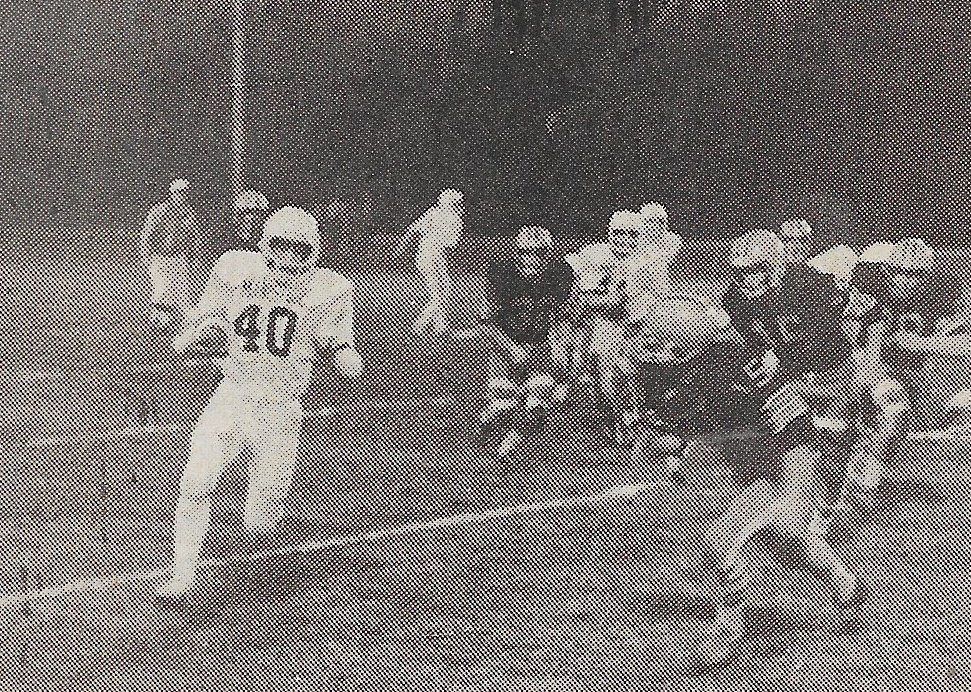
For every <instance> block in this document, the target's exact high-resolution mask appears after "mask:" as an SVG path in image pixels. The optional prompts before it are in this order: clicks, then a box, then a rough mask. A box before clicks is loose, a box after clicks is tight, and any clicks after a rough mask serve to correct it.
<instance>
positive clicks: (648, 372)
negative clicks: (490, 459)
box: [143, 181, 971, 671]
mask: <svg viewBox="0 0 971 692" xmlns="http://www.w3.org/2000/svg"><path fill="white" fill-rule="evenodd" d="M173 188H182V184H181V183H180V182H178V181H177V184H176V183H174V184H173ZM182 189H184V188H182ZM176 192H178V191H176ZM182 204H183V202H182V201H181V200H180V201H177V202H176V203H175V204H172V205H171V206H170V207H167V209H171V210H174V211H170V212H166V211H165V210H164V209H163V210H161V211H160V210H158V209H155V210H153V212H152V213H151V214H150V217H149V221H148V222H146V228H145V233H144V234H143V248H145V250H144V251H143V254H144V255H145V257H146V263H147V265H148V266H149V269H150V271H151V272H152V276H153V277H154V280H155V286H154V288H155V290H154V292H153V295H154V299H156V303H158V305H157V306H156V309H157V311H158V314H161V315H166V316H167V315H168V314H169V313H171V312H174V310H175V309H174V308H172V307H171V306H170V305H167V304H166V303H165V299H166V295H165V294H166V290H167V289H166V286H165V285H164V282H162V281H161V280H160V279H158V277H159V276H163V277H164V276H169V274H171V272H173V271H175V270H173V269H171V267H172V266H173V265H174V264H176V263H177V262H176V261H175V260H172V259H171V257H169V256H166V255H164V254H162V255H161V256H158V255H153V251H154V252H156V253H157V252H159V251H160V250H164V249H165V248H168V247H175V246H177V245H178V242H177V241H173V242H170V241H171V238H169V237H168V236H170V235H175V236H177V235H178V233H180V232H181V231H180V229H186V228H188V225H189V224H191V223H194V217H192V216H191V215H190V214H187V213H186V212H185V210H184V208H183V207H182V206H180V205H182ZM236 210H237V217H236V222H235V224H236V227H237V228H238V229H239V236H238V241H239V244H240V249H232V250H228V251H226V252H225V253H223V254H222V255H221V256H220V257H219V259H218V261H217V262H216V264H215V267H214V268H213V271H212V275H211V276H210V279H209V281H208V283H207V285H206V287H205V290H204V291H203V294H202V297H201V299H200V300H199V301H198V303H197V304H196V305H195V306H193V307H192V308H190V309H189V310H188V311H187V312H186V314H185V315H184V319H182V320H181V323H180V324H179V327H178V330H177V331H178V335H177V336H176V337H175V339H174V341H173V346H174V347H175V349H176V350H177V351H180V352H183V353H203V354H207V355H217V356H219V357H220V358H221V361H220V362H221V369H222V371H223V374H224V376H223V379H222V381H221V383H220V384H219V386H218V388H217V390H216V392H215V393H214V395H213V396H212V398H211V400H210V401H209V403H208V404H207V406H206V407H205V409H204V410H203V412H202V414H201V416H200V418H199V421H198V423H197V424H196V427H195V429H194V432H193V435H192V440H191V444H190V450H189V459H188V462H187V465H186V468H185V471H184V474H183V477H182V481H181V486H180V495H179V501H178V505H177V509H176V516H175V527H174V536H173V539H174V552H175V556H174V569H173V577H172V579H171V580H170V581H169V582H168V583H166V584H165V585H164V586H163V587H162V588H161V589H160V590H159V592H158V597H159V600H160V602H161V603H164V604H168V605H176V604H181V603H183V602H184V600H185V599H186V597H187V595H188V594H189V593H190V592H191V590H192V589H193V586H194V584H195V579H196V571H197V566H198V563H199V555H200V551H201V548H202V544H203V540H204V538H205V535H206V532H207V530H208V527H209V521H210V518H209V517H210V504H211V495H212V492H213V489H214V487H215V485H216V482H217V481H218V479H219V476H220V475H221V473H222V472H223V470H224V469H225V468H226V466H227V465H228V464H230V463H231V462H232V461H233V460H234V459H235V458H236V457H237V456H239V455H240V453H241V452H243V451H247V452H249V455H248V458H249V462H248V463H249V467H248V471H249V488H248V494H247V499H246V502H245V506H244V523H245V525H246V527H247V528H248V529H250V530H252V531H253V532H254V533H256V534H265V533H267V532H269V531H271V530H272V529H273V528H274V527H275V526H276V525H277V523H278V522H279V520H280V518H281V515H282V511H283V506H284V501H285V499H286V495H287V492H288V491H289V487H290V483H291V479H292V475H293V471H294V466H295V462H296V448H297V444H296V441H297V437H298V435H299V432H300V425H301V417H302V413H301V409H300V404H299V400H300V396H301V394H302V393H303V392H304V391H305V390H306V388H307V387H308V385H309V383H310V378H311V373H312V370H313V363H314V361H315V360H317V359H320V358H327V359H330V360H332V361H333V364H334V366H335V367H336V371H337V372H338V373H340V374H341V375H343V376H345V377H347V378H350V379H355V378H357V377H359V376H360V375H361V372H362V370H363V361H362V358H361V356H360V354H359V353H358V352H357V350H356V348H355V344H354V329H353V318H352V313H353V302H354V297H353V287H352V284H351V283H350V282H349V281H348V280H347V279H346V278H344V277H342V276H340V275H339V274H337V273H335V272H333V271H331V270H328V269H324V268H321V267H320V266H319V265H320V261H319V260H320V248H321V239H320V231H319V228H318V225H317V221H316V219H315V218H314V217H313V216H312V215H310V214H308V213H307V212H305V211H303V210H301V209H298V208H295V207H283V208H280V209H278V210H276V211H273V212H272V213H270V207H269V204H268V202H267V201H266V198H265V197H264V196H263V195H261V194H259V193H257V192H254V191H247V192H244V193H242V194H241V195H240V196H239V198H237V204H236ZM463 215H464V211H463V197H462V194H461V193H460V192H458V191H456V190H451V189H449V190H445V191H443V192H442V194H441V195H440V197H439V200H438V202H437V203H436V204H435V205H434V206H433V207H432V208H430V209H429V210H428V211H427V212H426V213H425V214H423V215H422V216H421V217H420V218H419V219H418V220H417V221H416V222H415V223H414V224H412V225H411V226H410V227H409V229H408V230H407V231H406V233H405V235H404V236H403V237H402V240H401V243H400V244H399V248H398V250H399V252H400V253H405V252H407V251H408V250H409V249H410V248H411V247H413V246H414V247H417V252H416V253H415V259H416V266H417V268H418V270H419V273H420V274H421V276H422V277H423V279H424V282H425V286H426V289H427V292H428V296H429V299H428V302H427V304H426V305H425V307H424V309H423V310H422V311H421V314H419V315H418V316H417V317H416V319H415V322H414V325H413V328H414V331H415V333H416V334H425V333H427V332H429V331H431V332H432V333H433V334H440V335H452V336H454V337H457V338H462V339H469V338H478V339H483V340H484V341H486V342H487V343H488V344H489V345H490V348H489V350H488V354H489V355H488V360H487V362H486V363H484V364H483V368H482V371H483V377H484V379H485V381H486V396H485V400H486V401H485V404H484V406H483V408H482V411H481V416H480V420H479V423H480V426H481V431H480V432H481V437H482V438H483V441H484V442H486V443H487V444H488V445H489V446H490V448H491V449H492V451H493V452H494V453H495V454H496V455H497V456H498V457H500V458H508V457H509V455H511V454H512V453H513V452H514V451H515V450H516V449H517V448H520V447H521V446H522V445H523V443H524V442H525V441H527V440H528V438H530V437H531V436H533V435H535V433H536V432H538V431H540V430H542V429H543V427H544V424H545V421H546V419H547V417H548V416H549V414H550V412H551V411H553V410H555V409H556V408H557V407H564V406H565V405H567V404H569V403H570V402H573V401H577V400H578V399H579V398H580V397H583V396H587V395H589V396H590V398H591V399H592V400H593V401H594V402H595V403H596V404H597V407H598V409H597V410H599V411H600V412H601V414H602V416H603V418H604V419H605V420H609V421H610V425H609V429H610V431H611V435H612V438H613V440H614V441H615V442H617V443H619V444H621V445H628V446H632V447H633V448H635V449H637V450H639V452H640V453H641V454H643V455H645V458H647V455H649V456H650V458H651V459H659V460H663V462H662V463H661V464H660V466H661V467H662V468H663V470H664V472H665V473H667V474H668V475H669V476H670V478H671V480H672V481H675V480H677V478H678V476H680V475H681V474H683V473H684V451H685V449H686V448H687V447H688V446H689V445H690V443H691V442H692V441H694V440H698V439H702V438H705V437H706V436H711V435H713V434H725V433H732V434H735V435H737V436H738V437H746V438H748V439H749V441H750V442H752V441H754V444H750V445H749V447H748V449H749V454H748V455H747V458H746V462H747V463H746V464H745V465H744V468H741V469H738V471H739V482H740V488H741V489H740V491H739V492H738V494H737V495H736V496H735V498H734V499H733V501H732V502H731V503H730V504H729V506H728V508H727V509H726V510H725V511H724V512H723V513H722V514H721V515H720V516H719V518H718V519H717V520H716V521H715V522H714V523H713V525H712V526H711V527H710V529H709V530H708V531H707V532H706V534H705V544H706V546H707V548H708V550H709V553H710V556H711V573H712V575H713V577H714V578H715V581H717V588H716V589H715V593H714V598H715V601H716V604H717V608H716V617H715V619H714V621H713V622H712V623H711V627H710V631H709V633H708V635H707V636H705V637H704V638H703V639H702V641H701V642H700V643H699V646H698V651H697V657H696V660H695V663H696V664H697V667H698V669H699V670H702V671H706V670H711V669H713V668H717V667H719V666H722V665H724V664H726V663H727V662H729V661H730V660H732V658H733V656H734V655H735V654H736V653H737V652H738V651H739V649H740V647H741V645H742V643H743V642H744V640H745V635H746V629H747V628H746V622H745V608H746V601H747V598H748V595H749V593H750V591H751V589H752V585H753V583H754V581H755V578H756V576H757V573H758V567H757V565H758V559H757V557H756V555H757V551H758V550H760V549H763V548H764V547H766V546H769V547H772V548H776V549H778V550H779V556H780V560H782V561H783V562H784V563H785V564H787V565H789V566H791V567H793V568H798V569H807V570H809V571H811V572H812V573H814V574H816V575H818V576H819V578H820V579H821V580H822V581H823V583H824V584H825V585H826V587H827V589H828V591H829V593H830V594H831V597H832V601H833V603H834V605H835V607H836V609H837V611H838V613H839V615H840V622H841V624H842V626H844V627H846V628H848V629H852V628H854V627H856V626H857V625H858V624H859V622H860V609H861V606H862V605H863V603H864V601H865V598H866V589H865V586H864V584H863V582H862V580H861V579H859V578H858V577H857V576H856V574H855V573H854V572H853V571H852V570H850V569H849V568H848V567H847V566H846V564H844V562H843V560H842V559H841V558H840V557H839V556H838V555H837V554H836V552H835V551H834V550H833V548H832V546H831V545H830V538H829V535H830V533H831V528H832V523H833V520H834V517H844V516H846V515H851V516H853V517H856V518H859V517H861V516H865V513H866V512H867V511H869V510H870V509H871V508H872V507H873V504H874V501H875V498H876V496H877V491H878V489H879V487H880V482H881V479H882V478H883V471H884V467H885V465H886V464H887V462H888V461H889V460H890V459H892V457H893V454H894V452H895V450H896V449H897V447H898V445H899V443H900V442H901V440H903V439H904V438H905V437H906V434H907V431H908V424H909V423H908V421H909V416H910V411H911V401H912V399H913V396H914V394H915V393H916V389H917V388H919V386H920V385H919V379H918V374H919V373H920V371H921V369H922V367H923V365H924V362H925V360H926V358H927V357H928V355H930V354H939V353H947V352H948V349H955V348H960V347H959V346H954V344H955V343H956V342H955V340H954V336H955V335H957V334H960V333H961V332H962V330H963V329H964V327H965V317H964V314H963V313H964V310H963V300H962V295H961V294H962V288H963V287H962V285H961V283H960V282H959V281H957V280H956V279H955V278H953V277H951V276H950V275H949V274H948V272H947V271H946V267H944V266H941V265H942V263H941V261H940V260H939V259H938V258H936V257H935V253H934V251H933V250H932V249H931V248H930V247H929V246H928V245H927V244H926V243H925V242H924V241H922V240H920V239H917V238H904V239H901V240H897V241H894V242H886V243H878V244H875V245H872V246H870V247H868V248H866V249H863V250H862V251H861V252H859V253H857V252H856V251H854V250H853V249H852V248H850V247H848V246H837V247H834V248H831V249H830V250H828V251H826V252H823V253H821V254H819V255H816V256H814V257H811V258H810V257H809V255H810V254H811V253H810V247H811V244H812V242H813V239H812V229H811V227H810V225H809V224H808V223H807V222H806V221H804V220H802V219H794V220H790V221H787V222H785V223H784V224H782V226H781V227H780V229H779V230H778V231H777V232H773V231H770V230H755V231H750V232H748V233H745V234H743V235H742V236H740V237H738V238H736V239H735V240H734V241H732V243H731V246H730V251H729V257H728V260H727V262H726V264H727V265H728V266H727V267H726V269H728V273H729V274H730V277H731V278H730V281H729V283H728V287H727V289H726V290H725V293H724V295H723V297H722V300H721V301H720V304H713V303H708V302H706V301H705V300H704V299H702V298H700V297H696V296H686V295H679V294H676V293H674V292H673V291H672V287H671V279H670V272H671V266H672V262H673V261H674V260H675V257H676V255H677V254H678V252H679V249H680V246H681V239H680V238H679V237H678V236H677V235H676V234H674V233H672V232H671V231H670V229H669V227H668V217H667V213H666V211H665V209H664V207H663V206H661V205H660V204H657V203H653V202H652V203H648V204H646V205H644V206H643V207H642V208H641V209H640V210H639V211H637V212H634V211H618V212H616V213H614V214H613V215H612V216H611V218H610V221H609V223H608V226H607V229H606V234H605V236H606V237H605V239H604V241H603V242H600V243H594V244H591V245H588V246H586V247H584V248H582V249H581V250H580V251H579V252H577V253H574V254H570V255H566V256H563V255H558V254H557V253H556V252H555V246H554V243H553V239H552V237H551V234H550V233H549V231H548V230H547V229H545V228H543V227H540V226H525V227H523V228H522V229H520V230H519V231H518V233H517V234H516V235H515V238H514V239H513V243H512V248H511V249H512V253H511V254H512V256H511V257H506V258H503V259H499V260H497V261H496V262H494V263H492V264H491V265H490V266H489V268H488V270H487V277H486V278H487V285H488V290H487V295H486V299H485V304H484V305H483V306H482V309H481V310H480V311H479V313H480V316H481V320H480V322H479V323H478V324H477V325H476V326H475V327H474V328H473V329H467V330H462V331H459V330H454V329H451V328H450V326H449V324H448V322H449V320H448V310H447V308H448V305H449V303H450V301H451V300H452V295H451V280H450V272H449V261H448V255H449V252H450V249H451V248H454V247H455V246H456V245H457V244H458V242H459V240H460V238H461V236H462V230H463V226H462V223H463V221H462V220H463ZM160 219H161V220H162V221H161V222H160ZM160 266H161V267H169V269H168V270H167V271H168V272H169V274H166V273H165V271H160V270H159V267H160ZM953 394H954V396H953V397H951V398H950V399H949V400H948V401H946V402H944V405H943V406H942V407H941V411H942V413H943V414H944V415H948V416H953V415H964V414H965V413H966V409H967V405H968V401H969V399H971V397H969V396H968V393H967V392H966V391H955V392H953Z"/></svg>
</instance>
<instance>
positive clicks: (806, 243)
mask: <svg viewBox="0 0 971 692" xmlns="http://www.w3.org/2000/svg"><path fill="white" fill-rule="evenodd" d="M778 236H779V238H781V239H782V247H783V256H784V258H785V261H786V263H787V264H802V263H803V262H805V261H806V260H807V259H809V255H810V250H811V247H810V246H811V244H812V239H813V227H812V226H810V225H809V222H808V221H806V219H788V220H787V221H783V222H782V224H781V225H780V226H779V233H778Z"/></svg>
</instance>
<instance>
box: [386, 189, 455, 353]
mask: <svg viewBox="0 0 971 692" xmlns="http://www.w3.org/2000/svg"><path fill="white" fill-rule="evenodd" d="M462 199H463V198H462V193H461V192H459V191H458V190H452V189H447V190H442V192H441V194H440V195H439V196H438V202H437V203H436V204H435V205H433V206H432V207H430V208H429V209H428V210H427V211H426V212H425V213H424V214H422V215H421V216H420V217H418V219H417V220H416V221H415V222H414V223H412V224H411V225H410V226H408V229H407V230H406V231H405V234H404V236H402V238H401V240H400V241H399V243H398V250H397V254H398V256H399V257H401V256H404V255H405V253H406V252H408V249H409V248H410V247H412V246H413V245H414V246H415V247H416V250H415V267H416V268H417V269H418V273H419V274H420V275H421V277H422V279H423V280H424V282H425V290H426V291H427V292H428V302H427V303H426V304H425V307H424V309H423V310H422V311H421V314H420V315H419V316H418V318H417V319H416V320H415V322H414V324H413V325H412V330H413V331H414V333H415V334H419V335H420V334H424V333H425V332H426V331H427V330H428V329H429V328H431V329H433V330H434V332H435V333H436V334H442V333H443V332H444V331H445V329H446V324H445V310H446V309H447V307H448V305H449V300H450V297H451V288H452V280H451V278H450V277H449V267H448V253H449V251H450V250H453V249H454V248H455V247H456V246H457V245H458V242H459V239H460V238H461V237H462V230H463V225H462V214H463V207H462Z"/></svg>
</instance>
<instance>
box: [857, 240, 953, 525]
mask: <svg viewBox="0 0 971 692" xmlns="http://www.w3.org/2000/svg"><path fill="white" fill-rule="evenodd" d="M864 256H865V257H868V259H872V260H873V261H861V262H860V264H859V266H858V267H857V271H856V272H855V273H854V277H853V284H852V287H851V290H852V291H853V292H854V295H855V300H854V301H853V304H852V306H851V308H852V310H851V311H850V312H849V317H850V318H851V319H854V320H856V321H858V322H859V325H860V326H859V337H858V341H859V346H860V353H861V357H862V358H863V360H864V362H865V363H866V364H867V366H868V369H869V370H870V371H871V373H872V375H871V380H872V381H873V382H874V387H875V389H876V392H877V399H876V400H877V402H878V406H877V409H876V412H875V416H874V421H873V423H872V425H871V426H870V427H869V429H868V431H867V433H868V435H869V436H870V439H869V443H868V446H867V450H866V451H867V452H868V453H867V454H861V455H860V456H859V458H858V459H857V460H856V463H855V464H854V466H853V467H851V468H850V469H849V473H848V479H847V480H848V482H847V486H846V489H845V491H844V495H846V497H844V499H845V500H847V501H848V502H850V503H851V504H853V505H854V506H855V507H857V508H860V509H867V508H868V507H870V506H871V505H872V504H873V496H874V494H875V492H876V490H877V488H878V486H879V483H880V480H881V477H882V475H883V467H884V464H885V463H886V460H887V459H888V457H890V456H891V455H892V453H893V451H894V450H895V449H896V447H897V446H898V445H899V443H900V442H901V441H902V440H903V439H904V438H905V437H906V435H907V432H908V430H909V427H910V421H911V409H912V401H913V398H914V397H915V396H916V395H918V394H920V393H922V392H923V393H926V392H927V391H928V390H930V389H931V388H929V387H926V386H924V385H923V383H922V382H921V379H920V377H921V374H922V372H923V370H924V368H925V366H926V362H927V359H928V357H929V356H931V355H935V354H937V355H946V354H948V353H958V354H959V353H961V352H962V350H963V349H964V348H965V347H964V345H963V344H962V343H960V342H956V341H955V340H954V339H953V337H954V336H955V335H957V334H961V333H964V332H965V330H966V328H967V324H968V305H967V302H966V300H965V297H964V287H963V285H962V282H961V280H960V279H959V277H957V276H956V275H954V274H952V273H949V272H948V271H946V270H945V269H944V268H943V267H941V266H940V265H939V263H938V262H937V261H936V259H935V253H934V250H933V249H932V248H931V247H930V246H928V245H927V243H926V242H924V241H923V240H922V239H920V238H905V239H903V240H901V241H899V242H898V243H895V244H893V245H892V246H887V245H886V244H882V245H880V246H878V247H874V248H870V249H868V251H867V252H864ZM955 349H956V350H955ZM965 386H966V385H965ZM966 391H967V390H965V389H964V388H963V387H962V388H961V390H960V391H956V392H955V391H953V390H952V393H951V394H949V396H948V398H947V400H946V401H943V402H940V403H942V404H943V407H942V410H940V411H939V413H940V414H941V415H943V416H944V419H945V420H944V421H943V422H944V423H945V424H949V423H951V422H953V420H954V419H955V418H960V417H963V416H966V415H967V413H968V408H967V402H968V397H967V395H966Z"/></svg>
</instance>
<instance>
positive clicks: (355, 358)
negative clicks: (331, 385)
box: [334, 346, 364, 380]
mask: <svg viewBox="0 0 971 692" xmlns="http://www.w3.org/2000/svg"><path fill="white" fill-rule="evenodd" d="M334 367H335V368H336V369H337V372H339V373H340V374H341V375H343V376H344V377H346V378H347V379H349V380H356V379H358V378H359V377H360V376H361V375H362V374H363V373H364V359H363V358H361V354H360V353H358V352H357V351H356V350H355V349H353V348H350V347H349V346H347V347H344V348H342V349H340V350H339V351H337V353H335V354H334Z"/></svg>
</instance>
